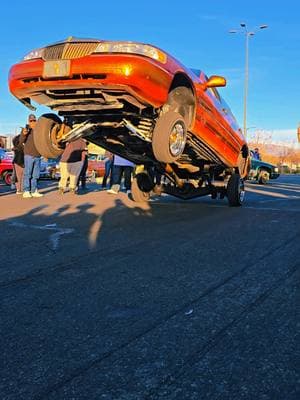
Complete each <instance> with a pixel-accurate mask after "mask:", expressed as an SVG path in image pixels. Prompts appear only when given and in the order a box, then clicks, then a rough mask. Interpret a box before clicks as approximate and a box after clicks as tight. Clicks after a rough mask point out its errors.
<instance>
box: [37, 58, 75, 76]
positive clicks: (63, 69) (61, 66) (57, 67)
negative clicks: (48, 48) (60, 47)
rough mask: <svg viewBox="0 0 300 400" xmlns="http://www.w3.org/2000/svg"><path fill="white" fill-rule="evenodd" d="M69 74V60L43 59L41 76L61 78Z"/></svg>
mask: <svg viewBox="0 0 300 400" xmlns="http://www.w3.org/2000/svg"><path fill="white" fill-rule="evenodd" d="M69 75H70V60H57V61H45V64H44V70H43V78H63V77H66V76H69Z"/></svg>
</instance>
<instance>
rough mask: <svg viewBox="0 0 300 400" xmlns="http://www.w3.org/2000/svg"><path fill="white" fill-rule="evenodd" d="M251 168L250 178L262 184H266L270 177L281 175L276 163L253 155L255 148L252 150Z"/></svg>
mask: <svg viewBox="0 0 300 400" xmlns="http://www.w3.org/2000/svg"><path fill="white" fill-rule="evenodd" d="M250 155H251V168H250V171H249V175H248V179H249V180H253V181H257V182H258V183H259V184H261V185H265V184H266V183H267V182H268V181H269V179H277V178H278V177H279V176H280V173H279V169H278V167H276V166H275V165H272V164H270V163H267V162H265V161H262V160H257V159H256V158H254V157H253V150H250Z"/></svg>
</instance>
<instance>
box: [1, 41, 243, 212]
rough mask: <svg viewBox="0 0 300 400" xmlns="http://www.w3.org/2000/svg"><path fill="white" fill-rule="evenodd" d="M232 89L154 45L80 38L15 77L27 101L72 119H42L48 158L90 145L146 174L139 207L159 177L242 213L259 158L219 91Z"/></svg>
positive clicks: (36, 58)
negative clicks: (72, 145) (253, 162)
mask: <svg viewBox="0 0 300 400" xmlns="http://www.w3.org/2000/svg"><path fill="white" fill-rule="evenodd" d="M225 84H226V81H225V79H224V78H222V77H218V76H212V77H210V78H208V77H207V76H206V75H205V74H204V73H203V72H202V71H196V72H195V71H192V70H191V69H189V68H186V67H185V66H183V65H182V64H181V63H180V62H179V61H177V60H176V59H175V58H173V57H172V56H170V55H169V54H167V53H166V52H164V51H162V50H160V49H159V48H157V47H155V46H152V45H147V44H142V43H135V42H113V41H101V40H94V39H75V38H69V39H68V40H66V41H62V42H59V43H56V44H53V45H50V46H46V47H44V48H41V49H37V50H34V51H32V52H30V53H29V54H28V55H27V56H25V57H24V59H23V60H22V61H21V62H19V63H17V64H15V65H14V66H12V68H11V70H10V74H9V87H10V90H11V92H12V94H13V95H14V96H16V97H17V98H18V99H19V100H20V101H22V102H23V103H24V104H25V105H27V106H28V107H29V108H31V109H32V102H36V103H38V104H43V105H45V106H48V107H49V108H50V109H52V110H53V111H55V112H56V113H58V115H59V116H60V117H62V119H60V118H59V117H58V116H57V115H56V114H45V115H43V116H42V117H40V118H39V121H38V122H37V127H36V130H35V144H36V146H37V147H38V149H39V150H40V152H41V154H42V155H44V156H46V157H56V156H58V155H59V154H60V153H61V151H62V150H61V148H63V145H64V142H66V141H68V140H74V139H75V138H77V137H84V138H86V139H88V140H89V141H90V142H92V143H95V144H97V145H100V146H102V147H103V148H105V149H107V150H109V151H111V152H113V153H115V154H119V155H121V156H122V157H125V158H127V159H129V160H131V161H133V162H134V163H135V164H137V165H143V166H144V169H143V171H142V172H140V173H139V176H136V177H135V180H134V182H133V197H134V199H135V200H147V199H148V197H149V194H150V192H151V191H152V189H153V188H154V186H155V177H154V176H155V175H156V174H157V173H159V174H162V175H165V176H167V178H168V182H171V183H170V184H168V185H166V186H165V187H164V188H163V190H164V191H165V192H167V193H170V194H173V195H175V196H178V197H181V198H185V199H188V198H191V197H195V196H200V195H206V194H211V195H212V196H213V197H216V194H218V193H220V195H221V197H223V196H224V195H227V197H228V199H229V203H230V205H240V204H241V202H242V199H243V194H244V188H243V182H242V180H243V178H245V177H246V176H247V173H248V171H249V166H250V161H249V151H248V147H247V143H246V141H245V138H244V136H243V135H242V133H241V130H240V129H239V127H238V125H237V123H236V120H235V118H234V117H233V115H232V113H231V111H230V109H229V107H228V105H227V104H226V103H225V101H224V100H223V99H222V97H221V96H220V95H219V93H218V91H217V90H216V87H218V86H224V85H225ZM66 128H67V129H66Z"/></svg>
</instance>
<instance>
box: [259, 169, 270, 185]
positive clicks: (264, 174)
mask: <svg viewBox="0 0 300 400" xmlns="http://www.w3.org/2000/svg"><path fill="white" fill-rule="evenodd" d="M269 179H270V174H269V172H268V171H266V170H261V171H259V174H258V178H257V180H258V183H259V184H260V185H265V184H266V183H268V181H269Z"/></svg>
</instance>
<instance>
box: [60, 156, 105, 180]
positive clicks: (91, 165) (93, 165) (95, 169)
mask: <svg viewBox="0 0 300 400" xmlns="http://www.w3.org/2000/svg"><path fill="white" fill-rule="evenodd" d="M104 160H105V157H104V155H103V154H88V167H87V171H86V176H87V178H89V179H92V178H99V177H102V176H104V174H105V161H104ZM53 174H54V176H55V179H59V178H60V170H59V162H57V163H56V166H55V169H54V171H53Z"/></svg>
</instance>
